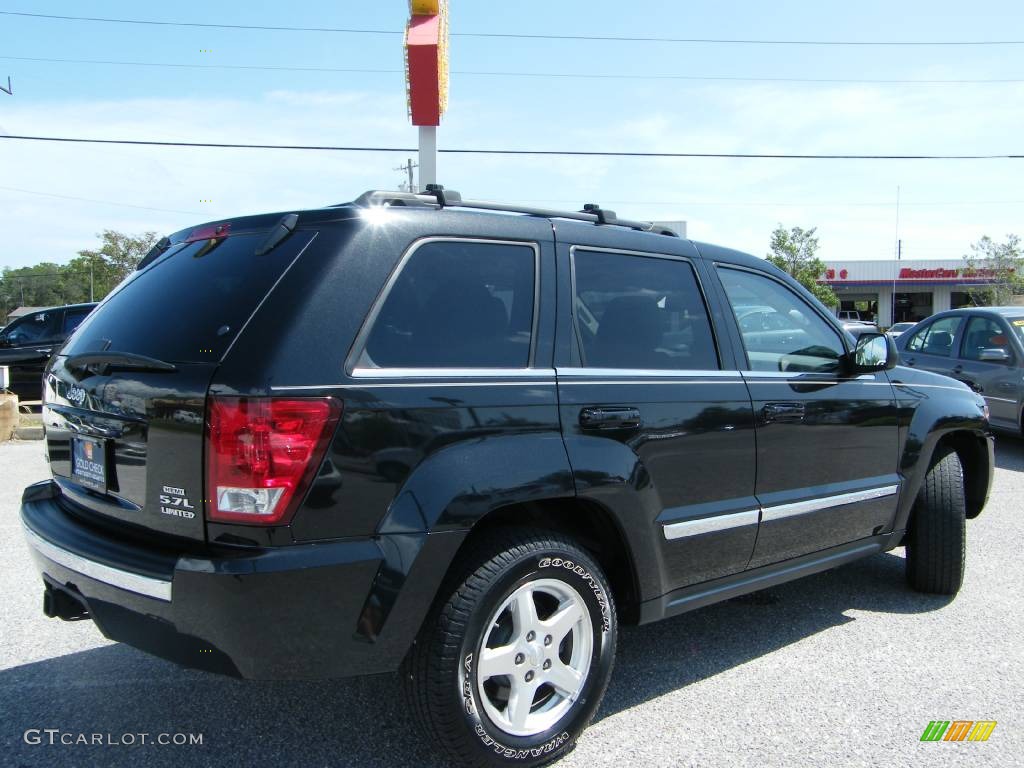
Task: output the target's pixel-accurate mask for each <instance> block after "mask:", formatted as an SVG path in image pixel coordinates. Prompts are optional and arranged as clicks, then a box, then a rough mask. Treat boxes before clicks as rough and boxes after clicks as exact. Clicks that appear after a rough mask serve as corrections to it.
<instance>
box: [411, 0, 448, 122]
mask: <svg viewBox="0 0 1024 768" xmlns="http://www.w3.org/2000/svg"><path fill="white" fill-rule="evenodd" d="M409 14H410V18H409V25H408V26H407V27H406V29H405V83H406V93H407V95H408V99H409V117H410V118H411V119H412V124H413V125H440V124H441V115H443V114H444V110H445V108H446V107H447V106H448V0H409Z"/></svg>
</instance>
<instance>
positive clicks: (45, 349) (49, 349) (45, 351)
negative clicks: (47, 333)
mask: <svg viewBox="0 0 1024 768" xmlns="http://www.w3.org/2000/svg"><path fill="white" fill-rule="evenodd" d="M36 352H38V353H39V354H40V355H48V354H50V353H51V352H53V347H43V348H42V349H39V348H37V349H36Z"/></svg>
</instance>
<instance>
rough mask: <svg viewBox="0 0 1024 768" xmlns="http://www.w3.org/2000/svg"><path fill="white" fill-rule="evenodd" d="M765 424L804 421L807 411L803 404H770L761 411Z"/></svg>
mask: <svg viewBox="0 0 1024 768" xmlns="http://www.w3.org/2000/svg"><path fill="white" fill-rule="evenodd" d="M761 413H763V414H764V420H765V423H772V422H795V421H803V420H804V416H805V415H806V413H807V411H806V409H805V408H804V404H803V403H768V404H767V405H765V407H764V408H762V409H761Z"/></svg>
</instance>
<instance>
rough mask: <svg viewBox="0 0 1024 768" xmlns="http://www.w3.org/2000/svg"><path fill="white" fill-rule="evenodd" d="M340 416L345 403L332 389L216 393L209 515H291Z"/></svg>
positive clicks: (253, 518)
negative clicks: (301, 393)
mask: <svg viewBox="0 0 1024 768" xmlns="http://www.w3.org/2000/svg"><path fill="white" fill-rule="evenodd" d="M340 416H341V404H340V403H339V402H338V401H337V400H334V399H333V398H329V397H324V398H303V399H289V398H277V397H216V396H214V397H211V398H210V406H209V412H208V415H207V437H206V488H207V499H206V517H207V519H209V520H213V521H216V522H230V523H249V524H252V525H278V524H282V523H287V522H288V521H289V520H290V519H291V517H292V515H293V514H294V513H295V508H296V507H297V506H298V505H299V503H300V502H301V500H302V497H303V495H304V494H305V492H306V489H307V488H309V484H310V483H311V482H312V480H313V477H314V476H315V475H316V473H317V471H318V470H319V468H320V463H321V462H322V461H323V457H324V453H325V451H326V450H327V445H328V443H329V442H330V439H331V435H332V434H333V433H334V427H335V425H336V424H337V423H338V419H339V417H340Z"/></svg>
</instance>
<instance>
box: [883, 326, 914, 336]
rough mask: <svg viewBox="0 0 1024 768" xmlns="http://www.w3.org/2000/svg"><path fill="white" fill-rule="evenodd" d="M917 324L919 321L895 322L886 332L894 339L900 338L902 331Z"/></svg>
mask: <svg viewBox="0 0 1024 768" xmlns="http://www.w3.org/2000/svg"><path fill="white" fill-rule="evenodd" d="M915 325H917V323H895V324H894V325H893V326H892V327H891V328H890V329H889V330H888V331H886V333H887V334H889V335H890V336H892V337H893V338H894V339H898V338H899V337H900V334H901V333H903V332H905V331H909V330H910V329H911V328H913V327H914V326H915Z"/></svg>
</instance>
